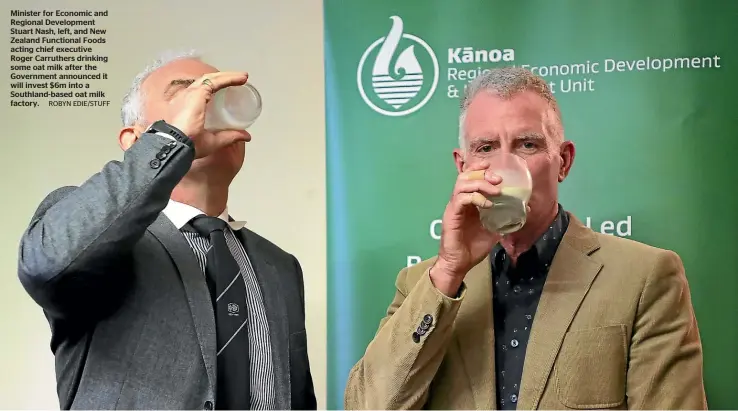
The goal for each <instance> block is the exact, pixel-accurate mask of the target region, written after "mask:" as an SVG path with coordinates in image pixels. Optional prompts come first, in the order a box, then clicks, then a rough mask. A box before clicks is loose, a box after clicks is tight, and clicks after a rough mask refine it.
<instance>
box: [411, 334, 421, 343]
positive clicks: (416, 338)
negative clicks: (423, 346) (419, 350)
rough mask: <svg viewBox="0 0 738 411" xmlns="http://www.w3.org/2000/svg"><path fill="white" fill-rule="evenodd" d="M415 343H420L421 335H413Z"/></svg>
mask: <svg viewBox="0 0 738 411" xmlns="http://www.w3.org/2000/svg"><path fill="white" fill-rule="evenodd" d="M413 341H414V342H415V343H416V344H417V343H419V342H420V334H418V333H413Z"/></svg>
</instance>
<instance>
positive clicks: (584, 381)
mask: <svg viewBox="0 0 738 411" xmlns="http://www.w3.org/2000/svg"><path fill="white" fill-rule="evenodd" d="M626 336H627V333H626V327H625V326H624V325H614V326H607V327H601V328H593V329H585V330H573V331H569V332H568V333H566V336H565V337H564V342H563V344H562V346H561V351H559V356H558V358H557V359H556V366H555V371H554V372H555V383H556V394H557V396H558V399H559V401H560V402H561V403H562V404H564V405H565V406H566V407H568V408H573V409H598V408H599V409H602V408H613V407H618V406H620V405H622V404H623V402H624V401H625V378H626V359H627V341H626Z"/></svg>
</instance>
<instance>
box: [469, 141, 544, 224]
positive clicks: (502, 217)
mask: <svg viewBox="0 0 738 411" xmlns="http://www.w3.org/2000/svg"><path fill="white" fill-rule="evenodd" d="M489 162H490V167H489V168H488V169H487V171H486V173H492V174H496V175H498V176H500V177H501V178H502V182H501V183H500V184H499V185H498V187H500V189H501V194H500V195H499V196H493V197H488V199H489V200H490V201H491V202H492V204H493V206H492V207H491V208H480V209H479V216H480V219H481V221H482V225H483V226H484V227H485V228H486V229H487V230H489V231H491V232H494V233H500V234H503V235H504V234H510V233H514V232H515V231H518V230H520V229H521V228H522V227H523V225H525V221H526V217H527V214H528V213H527V211H526V207H527V205H528V200H530V194H531V192H532V190H533V181H532V179H531V176H530V171H529V170H528V166H527V164H526V162H525V160H523V159H522V158H521V157H519V156H516V155H515V154H510V153H500V154H496V155H495V156H494V157H492V158H490V159H489Z"/></svg>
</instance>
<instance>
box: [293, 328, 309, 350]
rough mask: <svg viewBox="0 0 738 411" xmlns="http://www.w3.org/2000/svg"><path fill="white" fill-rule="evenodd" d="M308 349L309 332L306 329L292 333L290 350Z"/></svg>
mask: <svg viewBox="0 0 738 411" xmlns="http://www.w3.org/2000/svg"><path fill="white" fill-rule="evenodd" d="M306 349H307V332H306V331H305V330H302V331H298V332H295V333H292V334H290V351H300V350H306Z"/></svg>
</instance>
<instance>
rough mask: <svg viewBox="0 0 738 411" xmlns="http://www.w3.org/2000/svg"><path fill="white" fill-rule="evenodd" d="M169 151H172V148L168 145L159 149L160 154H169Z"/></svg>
mask: <svg viewBox="0 0 738 411" xmlns="http://www.w3.org/2000/svg"><path fill="white" fill-rule="evenodd" d="M171 151H172V146H170V145H169V144H167V145H165V146H164V147H162V148H161V152H162V153H166V154H169V153H170V152H171Z"/></svg>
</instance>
